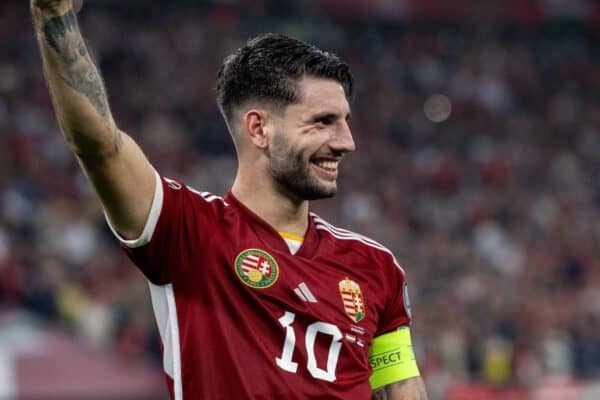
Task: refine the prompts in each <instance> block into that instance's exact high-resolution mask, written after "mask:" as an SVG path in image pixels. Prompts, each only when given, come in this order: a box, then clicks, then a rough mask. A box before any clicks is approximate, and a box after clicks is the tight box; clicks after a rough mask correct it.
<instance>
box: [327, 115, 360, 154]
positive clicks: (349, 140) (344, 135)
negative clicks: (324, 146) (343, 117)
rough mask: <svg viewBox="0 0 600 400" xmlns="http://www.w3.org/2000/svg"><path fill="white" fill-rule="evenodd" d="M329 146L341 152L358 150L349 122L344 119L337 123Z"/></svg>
mask: <svg viewBox="0 0 600 400" xmlns="http://www.w3.org/2000/svg"><path fill="white" fill-rule="evenodd" d="M329 146H330V148H331V150H333V151H336V152H339V153H351V152H353V151H354V150H356V144H355V143H354V138H353V137H352V131H351V130H350V126H349V125H348V122H346V121H342V122H341V123H340V124H338V125H337V127H336V129H335V132H334V136H333V138H332V140H331V141H330V142H329Z"/></svg>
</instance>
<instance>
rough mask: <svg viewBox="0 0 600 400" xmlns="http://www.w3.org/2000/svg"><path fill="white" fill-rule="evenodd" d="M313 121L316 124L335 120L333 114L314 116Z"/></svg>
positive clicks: (331, 122) (326, 123) (330, 122)
mask: <svg viewBox="0 0 600 400" xmlns="http://www.w3.org/2000/svg"><path fill="white" fill-rule="evenodd" d="M313 122H314V123H316V124H322V125H331V124H333V123H334V122H335V116H334V115H320V116H318V117H315V119H313Z"/></svg>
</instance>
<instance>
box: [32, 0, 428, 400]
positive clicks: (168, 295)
mask: <svg viewBox="0 0 600 400" xmlns="http://www.w3.org/2000/svg"><path fill="white" fill-rule="evenodd" d="M31 1H32V3H31V5H32V13H33V17H34V18H33V19H34V25H35V28H36V32H37V35H38V40H39V44H40V47H41V51H42V58H43V63H44V71H45V76H46V79H47V81H48V85H49V88H50V93H51V97H52V101H53V105H54V108H55V111H56V115H57V118H58V121H59V123H60V126H61V129H62V131H63V133H64V135H65V137H66V139H67V141H68V143H69V145H70V147H71V149H72V150H73V152H74V153H75V154H76V156H77V158H78V160H79V162H80V164H81V165H82V166H83V168H84V170H85V173H86V174H87V176H88V178H89V179H90V181H91V182H92V184H93V186H94V188H95V190H96V192H97V193H98V196H99V198H100V200H101V202H102V204H103V206H104V209H105V210H106V215H107V220H108V221H109V225H110V226H111V229H112V230H113V231H114V233H115V235H116V236H117V237H118V238H119V239H120V241H121V243H122V245H123V247H124V248H125V249H126V251H127V253H128V255H129V256H130V257H131V259H132V260H133V261H134V262H135V264H136V265H137V266H138V267H139V268H140V269H141V270H142V272H143V273H144V274H145V275H146V277H147V278H148V280H149V281H150V290H151V295H152V302H153V307H154V311H155V314H156V318H157V322H158V327H159V331H160V335H161V339H162V344H163V366H164V370H165V373H166V374H167V376H168V379H167V380H168V383H169V388H170V391H171V397H172V398H173V399H176V400H181V399H213V398H214V399H217V398H218V399H293V398H297V399H316V398H321V399H325V398H327V399H333V398H336V399H367V398H369V397H371V398H377V399H409V400H417V399H425V398H426V395H425V390H424V386H423V382H422V380H421V378H420V377H419V371H418V369H417V366H416V363H415V361H414V355H413V353H412V347H411V343H410V333H409V328H408V325H409V323H410V315H409V305H408V296H407V289H406V282H405V277H404V272H403V271H402V269H401V268H400V267H399V266H398V264H397V263H396V261H395V259H394V257H393V256H392V254H391V253H390V252H389V251H388V250H387V249H386V248H384V247H383V246H381V245H380V244H378V243H376V242H374V241H373V240H371V239H368V238H366V237H363V236H360V235H357V234H354V233H352V232H349V231H345V230H342V229H339V228H336V227H334V226H332V225H330V224H329V223H327V222H325V221H324V220H322V219H321V218H319V217H318V216H316V215H314V214H310V213H309V208H308V207H309V200H314V199H319V198H325V197H331V196H333V195H334V194H335V193H336V190H337V186H336V179H337V175H338V166H339V163H340V161H341V160H342V158H343V156H344V154H346V153H348V152H351V151H353V150H354V141H353V139H352V135H351V132H350V128H349V126H348V119H349V117H350V109H349V105H348V101H347V99H348V98H349V97H350V95H351V92H352V76H351V74H350V71H349V69H348V67H347V65H346V64H344V63H342V62H341V61H340V60H339V59H338V58H337V57H336V56H334V55H332V54H329V53H326V52H323V51H320V50H318V49H317V48H315V47H313V46H309V45H307V44H305V43H302V42H299V41H296V40H293V39H290V38H287V37H285V36H281V35H273V34H268V35H263V36H260V37H258V38H255V39H253V40H251V41H249V42H248V43H247V45H246V46H244V47H243V48H242V49H240V50H238V51H237V52H236V53H235V54H233V55H231V56H230V57H229V58H227V60H226V61H225V63H224V65H223V66H222V68H221V70H220V72H219V77H218V82H217V100H218V103H219V106H220V108H221V111H222V113H223V115H224V117H225V120H226V123H227V126H228V128H229V130H230V132H231V135H232V137H233V140H234V143H235V146H236V150H237V155H238V161H239V169H238V173H237V176H236V179H235V182H234V184H233V187H232V189H231V192H230V193H229V194H228V195H227V196H226V197H225V198H220V197H217V196H214V195H212V194H210V193H206V192H198V191H196V190H194V189H192V188H189V187H187V186H185V185H184V184H182V183H181V182H179V181H176V180H172V179H168V178H165V177H162V176H160V175H159V174H158V173H157V172H155V170H154V168H153V167H152V166H151V165H150V163H149V162H148V160H147V159H146V157H145V156H144V154H143V153H142V151H141V150H140V148H139V147H138V146H137V145H136V143H135V142H134V141H133V140H132V139H131V138H130V137H129V136H127V135H126V134H125V133H124V132H121V131H120V130H119V129H118V128H117V126H116V125H115V122H114V121H113V118H112V116H111V112H110V109H109V106H108V102H107V97H106V93H105V89H104V87H103V83H102V80H101V77H100V75H99V73H98V70H97V69H96V67H95V66H94V64H93V62H92V60H91V58H90V56H89V53H88V50H87V48H86V45H85V43H84V40H83V39H82V36H81V33H80V31H79V28H78V23H77V18H76V15H75V11H74V9H73V3H72V1H71V0H31ZM165 135H168V132H165Z"/></svg>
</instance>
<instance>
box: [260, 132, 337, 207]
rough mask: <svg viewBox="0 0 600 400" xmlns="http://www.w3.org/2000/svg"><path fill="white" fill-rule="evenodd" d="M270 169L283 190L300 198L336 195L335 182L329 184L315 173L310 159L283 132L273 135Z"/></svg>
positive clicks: (270, 148)
mask: <svg viewBox="0 0 600 400" xmlns="http://www.w3.org/2000/svg"><path fill="white" fill-rule="evenodd" d="M269 169H270V172H271V176H272V177H273V179H274V180H275V182H276V183H277V185H278V186H279V188H280V190H281V191H282V192H285V193H287V194H290V195H292V196H294V197H296V198H298V199H300V200H318V199H326V198H330V197H333V196H335V194H336V193H337V185H336V183H335V182H332V183H331V184H329V185H327V184H326V183H324V182H321V181H320V180H319V178H317V177H316V176H314V175H313V173H312V171H311V168H310V159H309V158H308V157H307V156H306V155H305V154H304V153H303V152H302V151H300V150H296V149H293V148H291V147H290V145H289V143H288V141H287V139H286V138H285V135H284V134H283V133H281V132H279V133H277V134H276V135H274V136H273V140H272V141H271V144H270V146H269Z"/></svg>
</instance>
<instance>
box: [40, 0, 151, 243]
mask: <svg viewBox="0 0 600 400" xmlns="http://www.w3.org/2000/svg"><path fill="white" fill-rule="evenodd" d="M31 11H32V14H33V23H34V27H35V31H36V35H37V39H38V43H39V45H40V49H41V53H42V59H43V64H44V74H45V77H46V81H47V83H48V87H49V89H50V96H51V98H52V103H53V105H54V111H55V113H56V117H57V119H58V122H59V125H60V128H61V130H62V132H63V134H64V136H65V138H66V140H67V142H68V144H69V146H70V148H71V150H72V151H73V152H74V153H75V155H76V156H77V158H78V159H79V162H80V164H81V165H82V166H83V168H84V170H85V172H86V174H87V176H88V178H89V179H90V181H91V182H92V184H93V186H94V188H95V190H96V192H97V193H98V196H99V197H100V200H101V201H102V204H103V206H104V208H105V210H106V211H107V214H108V216H109V218H110V220H111V222H112V224H113V226H114V227H115V228H116V229H117V230H118V231H119V233H120V234H121V235H122V236H123V237H125V238H126V239H134V238H136V237H137V236H138V235H139V234H141V232H142V230H143V227H144V224H145V222H146V219H147V216H148V214H149V212H150V207H151V205H152V199H153V196H154V188H155V174H154V169H153V168H152V166H151V165H150V163H149V162H148V160H147V159H146V157H145V156H144V154H143V152H142V151H141V149H140V148H139V146H138V145H137V144H136V143H135V142H134V141H133V140H132V139H131V138H130V137H129V136H128V135H126V134H125V133H124V132H121V131H120V130H119V129H118V127H117V126H116V124H115V122H114V120H113V118H112V115H111V112H110V108H109V105H108V100H107V96H106V91H105V88H104V84H103V82H102V77H101V76H100V73H99V72H98V68H97V67H96V66H95V65H94V62H93V60H92V58H91V56H90V53H89V51H88V49H87V46H86V44H85V41H84V39H83V37H82V35H81V32H80V30H79V25H78V21H77V16H76V11H75V9H74V6H73V1H72V0H31Z"/></svg>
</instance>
